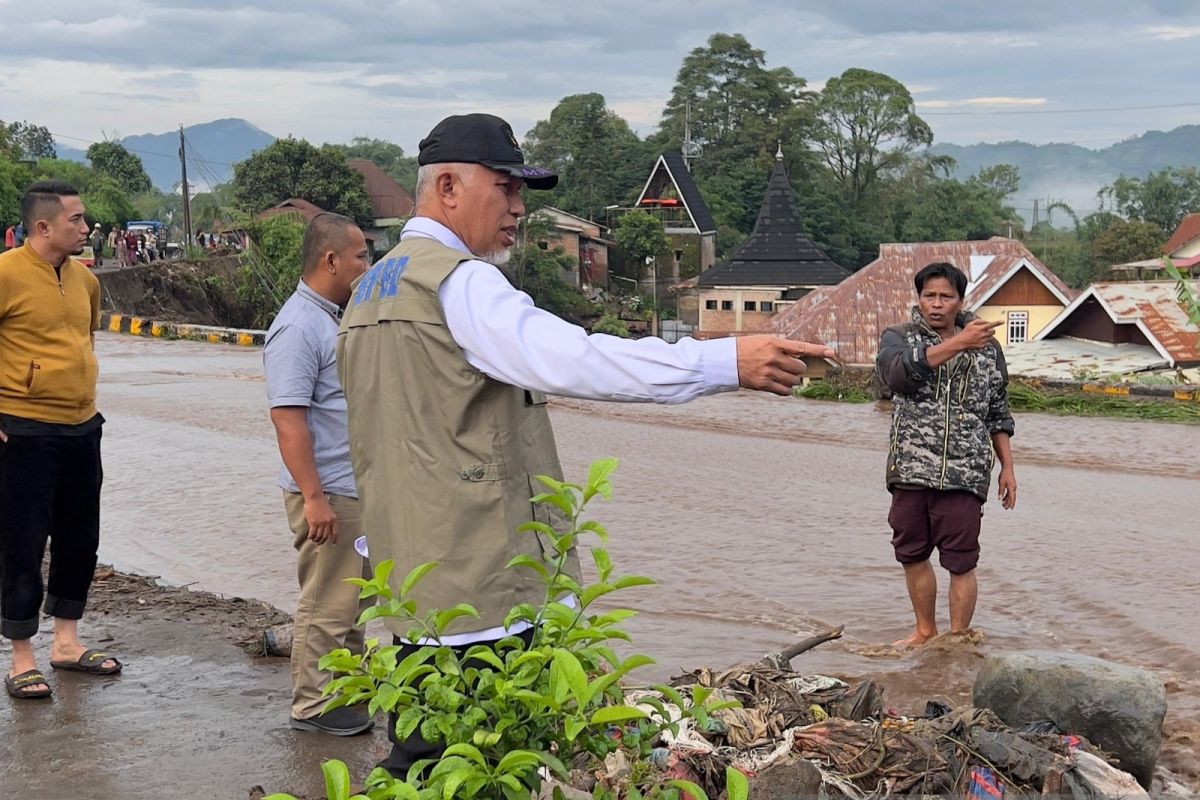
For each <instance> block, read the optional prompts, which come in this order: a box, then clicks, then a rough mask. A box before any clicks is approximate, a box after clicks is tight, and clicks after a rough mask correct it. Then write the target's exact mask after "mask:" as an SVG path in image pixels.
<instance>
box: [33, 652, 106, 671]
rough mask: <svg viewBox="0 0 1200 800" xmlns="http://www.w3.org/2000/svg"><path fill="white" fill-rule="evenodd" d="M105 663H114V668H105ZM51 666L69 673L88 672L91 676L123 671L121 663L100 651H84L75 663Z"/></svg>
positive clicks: (60, 663) (56, 663) (53, 663)
mask: <svg viewBox="0 0 1200 800" xmlns="http://www.w3.org/2000/svg"><path fill="white" fill-rule="evenodd" d="M105 661H112V662H114V663H113V666H111V667H106V666H104V662H105ZM50 666H52V667H54V668H55V669H61V670H65V671H67V672H86V673H88V674H89V675H116V674H117V673H118V672H120V671H121V666H122V664H121V662H120V661H118V660H117V659H116V658H114V657H113V656H110V655H109V654H108V653H105V652H102V651H100V650H84V651H83V653H82V654H81V655H80V656H79V658H77V659H76V660H74V661H51V662H50Z"/></svg>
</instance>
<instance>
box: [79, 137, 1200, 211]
mask: <svg viewBox="0 0 1200 800" xmlns="http://www.w3.org/2000/svg"><path fill="white" fill-rule="evenodd" d="M184 135H185V136H186V137H187V140H188V146H189V148H191V149H190V152H189V158H188V182H189V183H192V184H194V185H196V186H197V187H198V188H205V187H207V186H209V185H210V184H212V183H223V182H225V181H228V180H229V179H230V178H231V177H233V165H234V164H236V163H237V162H239V161H244V160H245V159H246V158H247V157H248V156H249V155H250V154H251V153H253V152H254V151H256V150H261V149H262V148H264V147H266V146H267V145H269V144H271V143H272V142H273V141H275V137H274V136H272V135H271V134H269V133H267V132H266V131H264V130H262V129H261V128H258V127H256V126H255V125H252V124H251V123H249V122H247V121H246V120H244V119H219V120H215V121H213V122H205V123H203V124H200V125H193V126H191V127H189V128H185V129H184ZM121 143H122V144H123V145H125V146H126V147H127V148H129V149H130V151H132V152H134V153H136V154H137V155H138V156H140V157H141V159H142V163H143V164H144V165H145V167H146V172H147V173H148V174H149V175H150V180H151V181H153V183H154V185H155V186H157V187H158V188H159V189H162V190H163V191H169V190H170V189H172V188H173V187H174V186H175V185H176V184H177V183H179V155H178V152H179V132H178V131H169V132H167V133H159V134H149V133H148V134H143V135H141V136H126V137H125V138H124V139H122V140H121ZM56 146H57V149H58V155H59V158H68V159H71V160H74V161H79V162H83V163H87V159H86V157H85V156H84V153H83V151H82V150H79V149H77V148H72V147H67V146H64V145H61V144H58V145H56ZM931 150H932V152H934V153H938V154H945V155H949V156H953V157H954V159H955V160H956V161H957V162H958V167H957V170H956V173H955V177H958V178H966V177H969V176H970V175H973V174H975V173H976V172H978V171H979V170H980V169H982V168H983V167H988V166H992V165H994V164H1012V165H1014V166H1016V167H1017V168H1018V169H1020V171H1021V188H1020V191H1018V193H1017V195H1016V196H1015V197H1012V198H1010V199H1009V202H1010V203H1011V204H1012V205H1013V206H1015V207H1017V209H1018V210H1019V211H1020V212H1021V215H1022V216H1023V217H1025V219H1026V220H1028V219H1029V218H1030V216H1031V214H1032V208H1033V199H1034V198H1035V197H1036V198H1039V205H1040V206H1041V207H1042V208H1045V205H1046V202H1047V199H1049V200H1050V201H1058V200H1061V201H1063V202H1066V203H1068V204H1069V205H1071V206H1072V207H1073V208H1075V210H1076V211H1077V212H1078V213H1079V214H1080V216H1083V215H1085V214H1087V213H1089V212H1091V211H1092V210H1094V209H1095V208H1096V205H1097V204H1096V192H1097V191H1098V190H1099V189H1100V188H1101V187H1102V186H1106V185H1107V184H1109V183H1112V181H1113V180H1114V179H1115V178H1117V177H1118V176H1119V175H1122V174H1124V175H1129V176H1136V177H1142V176H1144V175H1146V174H1147V173H1149V172H1153V171H1155V170H1160V169H1163V168H1164V167H1188V166H1195V167H1200V125H1184V126H1182V127H1179V128H1175V129H1174V130H1170V131H1166V132H1163V131H1149V132H1147V133H1144V134H1142V135H1141V136H1135V137H1134V138H1132V139H1126V140H1125V141H1122V142H1117V143H1116V144H1114V145H1112V146H1110V147H1105V148H1103V149H1100V150H1089V149H1088V148H1086V147H1080V146H1079V145H1073V144H1043V145H1034V144H1028V143H1026V142H1016V141H1013V142H1000V143H998V144H973V145H957V144H937V145H934V146H933V147H932V148H931ZM1055 221H1056V222H1058V221H1059V220H1058V219H1056V220H1055ZM1061 221H1062V222H1064V223H1065V222H1066V220H1065V219H1064V220H1061Z"/></svg>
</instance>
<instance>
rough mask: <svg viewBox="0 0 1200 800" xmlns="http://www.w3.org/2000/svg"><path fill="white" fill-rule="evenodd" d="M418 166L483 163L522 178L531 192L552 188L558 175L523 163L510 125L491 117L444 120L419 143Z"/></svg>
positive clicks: (522, 156)
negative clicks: (532, 190)
mask: <svg viewBox="0 0 1200 800" xmlns="http://www.w3.org/2000/svg"><path fill="white" fill-rule="evenodd" d="M419 148H420V152H419V153H418V154H417V163H418V164H420V165H421V166H425V165H426V164H483V165H484V166H485V167H491V168H492V169H494V170H499V171H500V172H507V173H508V174H509V175H514V176H516V177H518V178H524V179H525V185H526V186H528V187H529V188H530V189H553V188H554V187H555V186H556V185H558V173H557V172H554V171H553V170H549V169H545V168H543V167H531V166H528V165H527V164H526V163H525V156H524V155H523V154H522V153H521V146H520V145H519V144H517V137H516V136H514V135H513V129H512V126H511V125H509V124H508V123H507V122H505V121H504V120H502V119H500V118H499V117H496V116H493V115H491V114H462V115H457V116H453V117H446V118H445V119H444V120H442V121H441V122H439V123H438V124H437V125H434V126H433V130H431V131H430V132H429V135H428V136H426V137H425V138H424V139H422V140H421V144H420V145H419Z"/></svg>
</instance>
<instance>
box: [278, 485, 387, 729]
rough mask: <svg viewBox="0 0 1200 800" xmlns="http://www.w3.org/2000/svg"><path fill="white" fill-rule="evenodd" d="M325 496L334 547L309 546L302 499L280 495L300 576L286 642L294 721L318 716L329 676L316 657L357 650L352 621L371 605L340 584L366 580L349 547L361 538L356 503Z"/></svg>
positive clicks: (367, 573)
mask: <svg viewBox="0 0 1200 800" xmlns="http://www.w3.org/2000/svg"><path fill="white" fill-rule="evenodd" d="M325 496H326V497H327V498H328V499H329V505H330V506H332V508H333V513H334V514H336V515H337V520H338V540H337V544H333V543H332V542H325V543H324V544H314V543H313V542H312V541H311V540H310V539H309V538H308V522H307V521H306V520H305V519H304V497H303V495H301V494H300V493H298V492H284V495H283V504H284V507H285V508H286V509H287V516H288V525H289V526H290V527H291V529H292V533H294V534H295V547H296V553H297V556H298V557H297V564H296V567H297V569H296V571H297V575H298V577H299V578H300V599H299V601H298V602H297V603H296V617H295V626H294V632H293V640H292V716H293V717H295V718H296V719H308V718H309V717H314V716H316V715H317V714H320V713H321V710H322V709H323V708H324V707H325V704H326V703H327V702H329V698H328V697H322V696H321V689H322V688H323V687H324V686H325V684H326V683H327V682H328V681H329V680H330V679H331V678H332V676H331V675H330V674H329V673H327V672H321V670H320V669H318V668H317V662H319V661H320V660H321V657H322V656H324V655H325V654H326V653H328V652H330V651H331V650H336V649H337V648H339V647H345V648H347V649H348V650H350V652H352V653H361V652H362V649H363V631H362V628H360V627H358V626H357V625H356V624H355V623H356V622H357V621H358V615H359V614H360V613H361V612H362V610H363V609H364V608H366V607H367V606H369V605H370V604H371V601H370V600H359V599H358V587H357V586H355V585H353V584H351V583H347V582H346V578H370V577H371V568H370V566H369V565H368V564H367V560H366V559H365V558H363V557H362V556H360V555H359V554H358V552H357V551H355V549H354V540H355V539H357V538H358V537H359V536H362V518H361V516H360V514H359V510H358V501H357V500H355V499H354V498H352V497H343V496H341V495H336V494H327V495H325Z"/></svg>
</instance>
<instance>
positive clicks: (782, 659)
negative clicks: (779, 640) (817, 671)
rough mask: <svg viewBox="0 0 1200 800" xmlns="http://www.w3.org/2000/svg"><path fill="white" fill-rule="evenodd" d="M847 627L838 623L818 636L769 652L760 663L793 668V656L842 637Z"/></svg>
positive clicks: (783, 668)
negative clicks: (775, 651)
mask: <svg viewBox="0 0 1200 800" xmlns="http://www.w3.org/2000/svg"><path fill="white" fill-rule="evenodd" d="M845 627H846V626H845V625H838V626H837V627H836V628H834V629H833V630H829V631H825V633H818V634H817V635H816V636H810V637H808V638H807V639H805V640H804V641H802V642H796V644H794V645H792V646H791V647H788V648H786V649H784V650H780V651H779V652H777V653H767V654H766V655H765V656H763V657H762V658H761V659H760V660H759V662H758V663H760V664H767V665H769V666H772V667H775V668H776V669H781V670H790V669H791V668H792V659H793V658H795V657H796V656H798V655H800V654H801V653H807V652H808V651H809V650H812V649H813V648H814V647H818V646H820V645H823V644H825V643H826V642H832V641H833V640H834V639H840V638H842V631H843V630H844V629H845Z"/></svg>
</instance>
